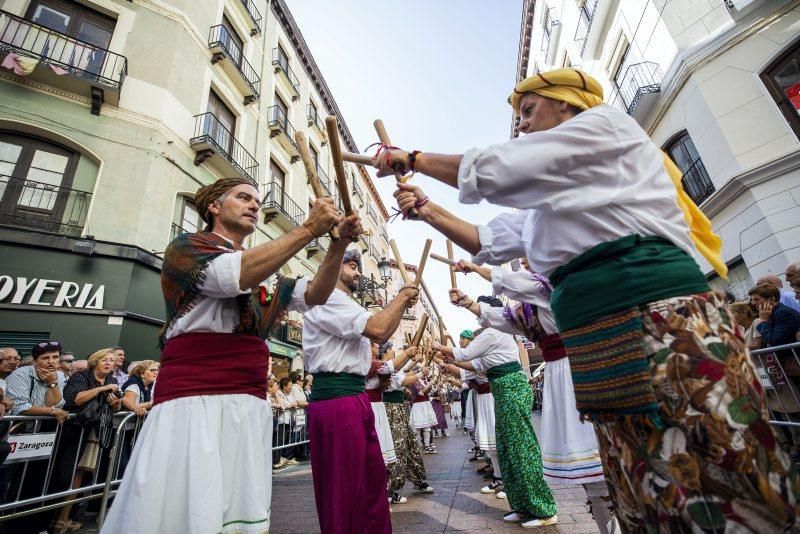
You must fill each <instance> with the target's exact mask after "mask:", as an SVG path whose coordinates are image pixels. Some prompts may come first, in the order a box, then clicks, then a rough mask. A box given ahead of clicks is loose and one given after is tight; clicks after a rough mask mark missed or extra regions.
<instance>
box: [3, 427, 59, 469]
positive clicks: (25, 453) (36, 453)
mask: <svg viewBox="0 0 800 534" xmlns="http://www.w3.org/2000/svg"><path fill="white" fill-rule="evenodd" d="M55 442H56V433H55V432H44V433H41V434H14V435H11V436H8V444H9V445H11V453H10V454H9V455H8V458H6V461H5V463H6V464H8V463H13V462H28V461H31V460H42V459H45V458H49V457H50V454H51V453H52V452H53V445H54V444H55Z"/></svg>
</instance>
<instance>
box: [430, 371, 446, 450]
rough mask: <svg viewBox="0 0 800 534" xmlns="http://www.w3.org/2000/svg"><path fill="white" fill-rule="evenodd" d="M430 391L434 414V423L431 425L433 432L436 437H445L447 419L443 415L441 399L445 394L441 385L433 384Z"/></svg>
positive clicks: (444, 398) (443, 398) (444, 397)
mask: <svg viewBox="0 0 800 534" xmlns="http://www.w3.org/2000/svg"><path fill="white" fill-rule="evenodd" d="M431 391H432V393H431V395H430V398H431V407H432V408H433V413H435V414H436V424H435V425H433V427H432V430H433V434H434V436H435V437H437V438H438V437H443V438H445V437H447V419H446V418H445V416H444V405H443V404H442V401H443V400H446V396H445V393H444V392H443V389H442V386H441V385H438V384H436V385H434V387H433V389H432V390H431ZM440 432H441V434H440Z"/></svg>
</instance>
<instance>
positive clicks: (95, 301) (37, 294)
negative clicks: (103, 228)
mask: <svg viewBox="0 0 800 534" xmlns="http://www.w3.org/2000/svg"><path fill="white" fill-rule="evenodd" d="M105 292H106V286H105V285H99V286H95V285H94V284H78V283H76V282H67V281H64V282H62V281H60V280H47V279H45V278H30V279H29V278H26V277H24V276H16V277H12V276H8V275H0V302H4V301H6V300H8V301H9V303H10V304H29V305H31V306H52V307H56V308H83V309H87V310H102V309H103V298H104V297H105Z"/></svg>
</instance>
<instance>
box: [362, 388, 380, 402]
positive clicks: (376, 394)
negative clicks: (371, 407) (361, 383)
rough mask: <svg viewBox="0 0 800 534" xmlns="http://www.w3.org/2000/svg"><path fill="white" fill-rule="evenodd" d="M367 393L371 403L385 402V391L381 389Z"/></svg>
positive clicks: (369, 390)
mask: <svg viewBox="0 0 800 534" xmlns="http://www.w3.org/2000/svg"><path fill="white" fill-rule="evenodd" d="M366 392H367V397H369V401H370V402H383V391H381V390H380V388H378V389H368V390H366Z"/></svg>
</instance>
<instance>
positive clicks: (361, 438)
mask: <svg viewBox="0 0 800 534" xmlns="http://www.w3.org/2000/svg"><path fill="white" fill-rule="evenodd" d="M360 277H361V255H360V254H359V252H358V251H357V250H355V249H351V250H348V251H347V253H346V254H345V255H344V258H343V263H342V265H341V272H340V273H339V275H338V277H336V278H337V282H336V289H335V290H334V291H333V293H331V296H330V298H329V299H328V301H327V302H326V303H325V304H324V305H322V306H317V307H315V308H314V309H312V310H311V311H309V312H308V313H306V314H305V317H304V321H303V352H304V353H305V359H306V364H307V366H308V367H307V368H308V370H309V371H310V372H311V373H312V375H313V376H314V388H313V389H312V390H311V398H310V399H309V405H308V409H307V414H308V431H309V438H310V447H311V474H312V477H313V480H314V497H315V499H316V504H317V515H318V516H319V524H320V529H321V530H322V532H325V533H326V534H329V533H334V534H338V533H342V534H345V533H346V534H366V533H368V532H369V533H370V534H375V533H388V532H391V530H392V523H391V519H390V517H389V504H388V500H387V496H386V468H385V466H384V462H383V457H382V455H381V449H380V444H379V442H378V435H377V433H376V431H375V416H374V414H373V411H372V408H371V407H370V402H369V397H368V396H367V394H366V393H365V392H364V389H365V382H366V375H367V374H368V373H369V371H370V361H371V359H372V353H371V350H370V340H371V341H374V342H377V343H385V342H386V341H387V340H388V339H389V337H390V336H391V335H392V334H393V333H394V331H395V330H396V329H397V327H398V325H399V324H400V320H401V318H402V316H403V311H404V310H405V309H406V308H407V307H409V306H413V305H414V303H415V301H416V298H417V295H418V291H417V288H416V286H414V285H413V284H407V285H405V286H403V288H401V289H400V291H399V293H398V294H397V296H396V297H395V298H394V299H392V300H391V301H390V302H389V303H388V304H387V305H386V307H385V308H384V309H383V310H381V311H379V312H377V313H376V314H374V315H373V314H371V313H370V312H369V311H367V310H365V309H364V308H362V307H361V306H359V305H358V304H356V303H355V301H353V300H352V299H351V298H350V294H351V293H353V292H355V291H357V290H358V287H359V279H360Z"/></svg>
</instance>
